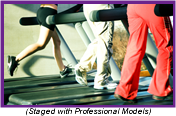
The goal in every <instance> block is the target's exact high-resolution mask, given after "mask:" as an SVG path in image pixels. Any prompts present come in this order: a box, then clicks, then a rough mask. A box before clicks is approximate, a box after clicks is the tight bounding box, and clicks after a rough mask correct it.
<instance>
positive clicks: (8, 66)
mask: <svg viewBox="0 0 176 116" xmlns="http://www.w3.org/2000/svg"><path fill="white" fill-rule="evenodd" d="M7 69H8V73H9V75H10V76H13V74H11V73H10V56H7Z"/></svg>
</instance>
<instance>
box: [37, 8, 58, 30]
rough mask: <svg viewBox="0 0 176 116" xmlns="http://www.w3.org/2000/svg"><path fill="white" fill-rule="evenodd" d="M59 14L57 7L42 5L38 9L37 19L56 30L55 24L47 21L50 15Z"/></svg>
mask: <svg viewBox="0 0 176 116" xmlns="http://www.w3.org/2000/svg"><path fill="white" fill-rule="evenodd" d="M55 14H57V11H56V10H55V9H51V8H46V7H40V8H39V10H38V11H37V20H38V22H39V24H40V25H42V26H44V27H46V28H48V29H50V30H52V31H54V28H55V25H48V24H47V23H46V18H47V16H49V15H55Z"/></svg>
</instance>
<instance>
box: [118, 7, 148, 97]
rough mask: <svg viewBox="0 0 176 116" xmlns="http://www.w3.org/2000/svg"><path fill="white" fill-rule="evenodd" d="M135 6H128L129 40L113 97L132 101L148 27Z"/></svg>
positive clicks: (135, 90) (136, 88)
mask: <svg viewBox="0 0 176 116" xmlns="http://www.w3.org/2000/svg"><path fill="white" fill-rule="evenodd" d="M134 8H135V5H131V4H129V5H128V8H127V15H128V22H129V32H130V38H129V42H128V46H127V51H126V55H125V59H124V63H123V67H122V71H121V80H120V83H119V85H118V86H117V87H116V90H115V95H120V96H122V97H123V98H125V99H130V100H133V99H135V98H136V96H137V92H138V85H139V76H140V67H141V62H142V59H143V56H144V54H145V50H146V42H147V35H148V27H147V24H146V23H145V21H144V20H143V19H142V18H141V17H140V16H138V15H137V14H136V13H135V11H134Z"/></svg>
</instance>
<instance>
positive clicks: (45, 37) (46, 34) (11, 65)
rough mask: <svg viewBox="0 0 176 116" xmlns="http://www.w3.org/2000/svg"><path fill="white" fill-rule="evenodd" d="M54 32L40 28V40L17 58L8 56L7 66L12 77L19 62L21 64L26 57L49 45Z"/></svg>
mask: <svg viewBox="0 0 176 116" xmlns="http://www.w3.org/2000/svg"><path fill="white" fill-rule="evenodd" d="M52 33H53V31H51V30H50V29H48V28H46V27H44V26H41V27H40V35H39V39H38V41H37V42H36V43H34V44H31V45H29V46H28V47H26V48H25V49H24V50H23V51H22V52H21V53H19V54H18V55H17V56H16V57H15V56H8V57H7V65H8V72H9V74H10V75H11V76H13V72H14V70H15V69H16V67H17V66H18V62H20V61H21V60H22V59H24V58H25V57H27V56H29V55H31V54H33V53H35V52H36V51H38V50H42V49H44V48H45V46H46V45H47V44H48V42H49V40H50V38H51V35H52Z"/></svg>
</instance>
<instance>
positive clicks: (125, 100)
mask: <svg viewBox="0 0 176 116" xmlns="http://www.w3.org/2000/svg"><path fill="white" fill-rule="evenodd" d="M114 97H115V98H116V99H118V100H121V101H123V102H128V103H137V99H136V100H129V99H125V98H123V97H121V96H120V95H118V94H114Z"/></svg>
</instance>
